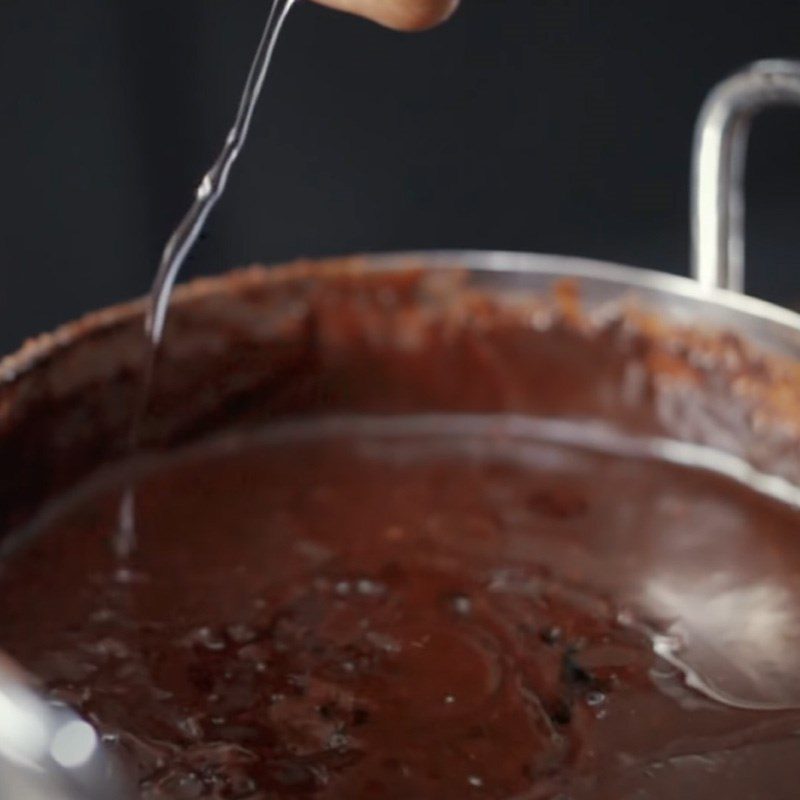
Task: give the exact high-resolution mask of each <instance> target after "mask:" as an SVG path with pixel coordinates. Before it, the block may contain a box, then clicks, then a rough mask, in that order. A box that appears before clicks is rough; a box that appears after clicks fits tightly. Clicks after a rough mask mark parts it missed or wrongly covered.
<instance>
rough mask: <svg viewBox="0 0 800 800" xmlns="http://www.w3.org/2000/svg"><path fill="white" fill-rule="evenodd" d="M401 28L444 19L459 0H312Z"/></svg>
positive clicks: (411, 28) (424, 25)
mask: <svg viewBox="0 0 800 800" xmlns="http://www.w3.org/2000/svg"><path fill="white" fill-rule="evenodd" d="M316 1H317V2H318V3H322V5H325V6H330V7H331V8H336V9H338V10H339V11H348V12H350V13H351V14H358V15H360V16H362V17H367V19H371V20H373V21H374V22H379V23H380V24H381V25H386V26H387V27H389V28H395V29H397V30H403V31H421V30H425V29H426V28H432V27H433V26H434V25H438V24H439V23H440V22H444V21H445V20H446V19H447V18H448V17H449V16H450V15H451V14H452V13H453V12H454V11H455V10H456V8H457V7H458V3H459V0H316Z"/></svg>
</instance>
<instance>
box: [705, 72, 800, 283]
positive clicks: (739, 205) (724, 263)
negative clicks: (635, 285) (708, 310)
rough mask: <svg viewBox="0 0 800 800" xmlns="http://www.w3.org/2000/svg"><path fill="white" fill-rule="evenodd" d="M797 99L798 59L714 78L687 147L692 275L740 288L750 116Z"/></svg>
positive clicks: (799, 84) (799, 89)
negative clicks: (689, 155)
mask: <svg viewBox="0 0 800 800" xmlns="http://www.w3.org/2000/svg"><path fill="white" fill-rule="evenodd" d="M776 105H800V62H799V61H785V60H778V59H775V60H769V61H757V62H755V63H754V64H751V65H750V66H748V67H746V68H745V69H743V70H741V71H740V72H737V73H735V74H733V75H731V76H730V77H729V78H726V79H725V80H724V81H722V82H721V83H719V84H717V85H716V86H715V87H714V89H712V90H711V93H710V94H709V95H708V97H707V98H706V101H705V103H704V104H703V107H702V109H701V111H700V116H699V118H698V120H697V126H696V128H695V133H694V144H693V147H692V186H691V225H692V253H691V265H692V277H694V278H695V279H696V280H697V281H698V282H699V283H700V284H701V285H702V286H707V287H715V288H722V289H730V290H732V291H735V292H743V291H744V174H745V162H746V157H747V142H748V138H749V134H750V125H751V122H752V119H753V117H754V116H755V115H756V114H757V113H758V112H759V111H761V110H762V109H764V108H767V107H769V106H776Z"/></svg>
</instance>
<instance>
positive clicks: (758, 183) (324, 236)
mask: <svg viewBox="0 0 800 800" xmlns="http://www.w3.org/2000/svg"><path fill="white" fill-rule="evenodd" d="M266 11H267V0H166V1H165V0H70V2H63V1H62V0H2V2H0V145H2V148H1V149H0V158H2V168H1V169H0V181H1V182H0V190H1V191H2V196H1V199H0V203H2V206H1V207H0V212H1V213H0V349H2V350H4V351H6V350H9V349H11V348H13V347H14V346H16V344H17V343H18V342H19V341H20V340H21V339H22V338H23V337H25V336H29V335H31V334H33V333H35V332H37V331H40V330H44V329H47V328H51V327H52V326H53V325H55V324H57V323H59V322H62V321H64V320H66V319H68V318H70V317H73V316H75V315H77V314H79V313H82V312H84V311H86V310H89V309H91V308H93V307H97V306H100V305H103V304H107V303H109V302H113V301H117V300H121V299H124V298H126V297H129V296H132V295H134V294H139V293H142V292H143V291H144V290H145V289H146V287H147V286H148V284H149V282H150V279H151V276H152V272H153V270H154V267H155V263H156V261H157V258H158V254H159V252H160V249H161V246H162V243H163V240H164V238H165V237H166V236H167V234H168V233H169V231H170V229H171V227H172V226H173V225H174V223H175V222H176V221H177V219H178V218H179V217H180V215H181V214H182V213H183V211H184V209H185V207H186V205H187V203H188V201H189V199H190V195H191V191H192V189H193V187H194V185H195V183H196V182H197V179H198V178H199V177H200V175H201V174H202V172H203V170H204V168H205V166H206V165H207V163H208V162H209V161H210V159H211V158H212V157H213V156H214V155H215V154H216V151H217V149H218V147H219V144H220V142H221V138H222V137H223V136H224V135H225V133H226V131H227V127H228V124H229V122H230V119H231V116H232V113H233V110H234V107H235V104H236V100H237V98H238V93H239V90H240V86H241V83H242V80H243V77H244V74H245V71H246V68H247V65H248V63H249V60H250V57H251V53H252V50H253V48H254V47H255V44H256V42H257V39H258V37H259V34H260V29H261V26H262V23H263V18H264V16H265V14H266ZM767 56H797V57H800V3H796V2H777V1H776V0H770V1H769V2H767V1H765V0H762V1H761V2H754V1H753V0H751V2H743V1H742V2H740V1H739V0H728V2H718V1H717V0H705V1H704V2H700V3H698V2H693V3H688V2H683V0H678V2H671V3H659V2H647V1H646V0H639V2H633V1H632V0H618V1H617V2H605V3H599V2H598V3H588V2H577V1H576V0H465V5H464V7H463V9H462V11H461V13H460V14H459V15H458V16H457V17H456V18H455V19H454V20H453V21H452V22H451V23H450V24H449V25H447V26H445V27H444V28H442V29H440V30H438V31H435V32H432V33H428V34H424V35H421V36H403V35H399V34H394V33H390V32H388V31H383V30H380V29H378V28H376V27H374V26H372V25H369V24H368V23H365V22H361V21H358V20H355V19H352V18H349V17H345V16H343V15H337V14H334V13H332V12H330V11H327V10H324V9H321V8H317V7H314V6H312V5H310V4H304V5H301V6H298V8H297V9H296V10H295V11H294V12H293V14H292V16H291V18H290V20H289V23H288V26H287V28H286V31H285V34H284V38H283V40H282V42H281V43H280V45H279V49H278V53H277V58H276V61H275V64H274V67H273V71H272V74H271V77H270V80H269V82H268V84H267V86H266V90H265V93H264V97H263V100H262V104H261V107H260V109H259V113H258V116H257V118H256V121H255V125H254V130H253V136H252V139H251V141H250V143H249V146H248V148H247V149H246V151H245V153H244V155H243V158H242V160H241V161H240V163H239V165H238V169H237V170H236V172H235V173H234V176H233V179H232V181H231V184H230V189H229V194H228V196H227V197H226V199H225V200H224V201H223V203H222V205H221V206H220V207H219V209H218V210H217V211H216V212H215V214H214V216H213V217H212V220H211V225H210V227H209V229H208V233H207V236H206V237H205V239H204V241H203V242H202V244H201V246H200V248H199V251H198V252H197V253H196V254H195V255H194V257H193V258H192V259H191V262H190V263H189V264H188V265H187V270H186V272H185V276H186V277H188V276H191V275H196V274H199V273H203V272H214V271H218V270H220V269H222V268H224V267H227V266H234V265H238V264H243V263H247V262H250V261H253V260H266V261H276V260H280V259H285V258H289V257H293V256H295V255H300V254H310V255H313V254H326V253H342V252H350V251H355V250H376V249H396V248H417V247H447V246H462V247H479V248H492V247H494V248H502V249H520V250H537V251H545V252H565V253H571V254H576V255H590V256H595V257H598V258H604V259H610V260H617V261H622V262H627V263H634V264H639V265H642V266H647V267H653V268H658V269H666V270H670V271H674V272H685V269H686V258H685V253H686V249H687V232H686V204H687V201H686V184H687V173H688V151H689V142H690V138H691V129H692V123H693V118H694V115H695V112H696V110H697V108H698V107H699V104H700V102H701V100H702V98H703V96H704V94H705V92H706V91H707V89H708V88H709V87H710V86H711V85H712V84H713V83H714V82H715V81H716V80H717V79H719V78H721V77H722V76H723V75H725V74H726V73H727V72H729V71H731V70H733V69H735V68H737V67H738V66H740V65H742V64H744V63H745V62H747V61H749V60H752V59H755V58H760V57H767ZM752 147H753V156H752V159H751V169H750V173H749V178H750V180H749V184H750V196H751V203H750V207H751V211H752V213H751V215H750V230H751V234H752V235H751V237H750V253H749V257H750V265H749V266H750V281H749V287H750V289H751V291H753V292H754V293H757V294H759V295H762V296H766V297H769V298H771V299H776V300H778V301H780V302H784V303H787V304H791V303H794V302H796V301H797V300H798V299H800V269H798V268H797V264H796V262H797V259H796V258H795V255H794V253H795V252H797V251H798V250H800V231H798V230H796V229H797V228H798V227H800V226H798V224H797V223H798V222H800V113H797V112H791V111H785V112H783V111H781V112H772V113H770V114H769V115H768V116H767V117H766V118H765V119H764V121H763V122H761V123H760V124H759V125H758V126H757V130H756V134H755V136H754V138H753V145H752Z"/></svg>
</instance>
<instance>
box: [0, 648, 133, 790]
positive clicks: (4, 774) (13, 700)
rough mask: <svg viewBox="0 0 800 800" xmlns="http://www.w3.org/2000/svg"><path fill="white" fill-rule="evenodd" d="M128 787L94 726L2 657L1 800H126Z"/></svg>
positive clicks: (0, 668) (0, 655) (0, 659)
mask: <svg viewBox="0 0 800 800" xmlns="http://www.w3.org/2000/svg"><path fill="white" fill-rule="evenodd" d="M130 788H131V787H130V786H129V785H128V783H127V781H126V779H125V776H124V775H123V773H122V771H121V770H120V768H119V766H118V765H117V764H116V762H115V761H114V760H113V759H112V758H111V757H110V755H109V754H108V753H107V752H106V750H105V748H104V746H103V744H102V743H101V741H100V739H99V737H98V736H97V734H96V733H95V731H94V729H93V728H92V726H91V725H89V723H88V722H85V721H84V720H82V719H80V718H79V717H78V716H77V714H75V713H74V712H72V711H71V710H70V709H68V708H67V707H66V706H63V705H58V704H55V703H52V702H48V701H46V700H45V699H44V698H42V697H40V696H39V695H38V694H36V693H35V692H34V691H33V690H32V689H31V688H30V686H29V685H28V683H27V679H26V676H25V675H24V674H23V673H22V672H21V671H20V670H19V669H18V668H17V667H16V665H15V664H14V663H13V662H11V661H9V660H8V659H7V658H5V657H4V656H3V655H2V654H0V800H23V798H24V800H125V798H130V797H132V796H133V795H132V793H130Z"/></svg>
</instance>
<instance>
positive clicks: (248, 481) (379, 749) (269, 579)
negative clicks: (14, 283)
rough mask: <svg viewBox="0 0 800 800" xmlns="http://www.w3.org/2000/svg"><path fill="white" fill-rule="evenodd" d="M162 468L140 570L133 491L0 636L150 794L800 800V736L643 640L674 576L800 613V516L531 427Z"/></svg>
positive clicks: (257, 443)
mask: <svg viewBox="0 0 800 800" xmlns="http://www.w3.org/2000/svg"><path fill="white" fill-rule="evenodd" d="M139 471H140V479H139V496H140V514H139V524H140V533H141V547H140V549H139V551H138V552H137V553H136V554H135V557H134V558H133V560H132V561H131V562H130V563H127V564H125V565H124V566H121V565H120V563H119V562H117V561H116V560H115V559H114V557H113V556H112V552H111V548H110V547H109V543H108V532H109V529H110V528H111V527H112V526H113V522H114V519H115V514H116V508H117V498H118V495H119V491H120V487H121V485H122V484H123V483H124V477H125V474H128V473H122V474H117V475H116V476H112V477H111V478H109V477H106V478H104V479H103V480H102V481H101V482H100V483H99V484H98V483H95V484H94V485H91V486H89V487H86V488H84V489H83V490H82V491H81V492H80V493H79V494H78V495H77V496H75V497H74V498H73V499H72V500H70V501H69V502H68V503H67V504H66V505H65V506H64V505H62V507H61V508H60V509H57V510H56V511H55V512H54V513H53V515H51V517H50V519H49V520H47V521H45V523H43V526H44V530H41V531H40V532H39V535H38V536H37V537H36V539H35V541H33V542H32V543H31V544H30V545H28V546H27V547H25V548H23V549H22V550H20V552H19V553H18V554H17V555H16V556H15V557H14V558H13V559H12V560H11V561H10V563H9V564H8V565H7V568H6V571H5V574H4V576H3V579H2V581H0V603H2V606H3V609H4V614H3V617H2V619H0V641H2V642H3V646H4V647H5V648H7V649H8V650H9V652H10V653H11V654H12V655H14V656H15V657H16V658H18V659H19V660H20V661H21V662H22V663H23V664H24V665H25V666H26V667H27V668H28V669H30V670H31V671H32V672H33V673H34V674H35V675H37V676H38V677H39V679H40V680H41V681H42V682H43V683H44V684H45V686H46V687H47V689H48V691H49V692H50V693H51V694H52V695H54V696H56V697H59V698H61V699H63V700H65V701H67V702H69V703H71V704H73V705H74V706H75V707H76V708H78V709H79V710H80V711H81V712H82V713H84V714H86V715H87V716H88V717H89V718H90V719H91V720H93V721H94V722H95V723H96V724H97V725H98V726H99V727H100V728H101V729H102V730H103V732H104V733H105V734H106V737H107V740H108V741H109V742H111V743H112V744H113V746H114V747H115V748H116V749H117V750H118V751H119V752H121V753H122V754H123V756H124V758H125V759H126V760H127V761H128V762H129V763H130V764H131V765H132V767H133V769H134V770H135V771H136V773H137V774H138V777H139V779H140V781H141V796H142V798H147V799H148V800H154V799H155V798H165V799H166V798H170V799H171V800H179V799H180V798H195V797H210V798H252V799H253V800H255V798H267V797H270V798H273V797H274V798H299V797H315V798H354V797H364V798H366V797H379V798H430V799H431V800H433V798H437V799H438V798H453V799H454V800H455V798H466V797H475V798H517V797H525V798H554V797H571V798H615V800H619V798H624V797H630V798H634V797H635V798H645V797H653V798H661V797H667V796H670V797H671V796H692V797H705V796H712V794H714V795H716V794H719V793H720V792H721V791H722V792H724V795H725V796H726V797H727V798H730V799H731V800H735V799H736V798H742V799H744V798H749V797H756V796H758V797H766V796H769V797H770V798H773V799H775V800H777V799H778V798H787V799H788V798H790V797H794V791H795V790H794V780H793V774H794V771H795V767H794V763H795V759H796V758H797V756H798V754H800V742H798V740H797V739H796V735H795V732H796V730H797V728H798V726H799V725H800V712H796V711H792V710H785V711H754V710H746V709H737V708H732V707H730V706H728V705H725V704H721V703H717V702H713V701H711V700H709V699H708V698H707V697H706V696H704V695H703V694H701V693H698V692H696V691H693V690H692V689H690V688H688V687H687V686H686V685H685V683H684V676H683V674H682V673H681V672H680V671H679V670H678V669H676V668H675V667H674V666H672V665H670V664H669V663H667V662H666V661H663V660H662V659H660V658H658V657H657V656H655V655H654V654H653V648H652V639H651V637H650V636H649V635H648V634H647V632H646V630H645V628H646V626H643V625H640V624H638V623H639V622H641V621H642V620H645V619H646V617H644V616H642V615H643V614H644V610H645V606H646V605H647V602H648V597H649V595H648V590H649V589H648V587H650V588H652V585H653V583H654V582H659V585H661V586H662V587H665V586H666V587H669V586H672V588H673V589H674V590H675V591H678V592H680V591H683V593H684V594H683V596H687V595H688V594H691V592H689V591H688V590H687V586H690V585H694V591H695V595H696V596H698V597H702V594H703V591H708V590H714V587H715V586H716V587H718V588H719V587H720V586H722V584H724V583H725V580H727V581H729V582H731V585H735V586H739V587H742V586H744V587H748V586H749V587H751V588H752V587H760V590H761V592H762V593H763V592H768V591H769V590H770V588H772V589H775V588H777V589H778V590H784V591H794V592H796V591H797V590H796V589H790V588H788V587H791V586H792V583H793V582H794V583H795V584H796V582H797V577H798V576H800V546H798V545H797V543H796V532H797V525H798V515H797V513H796V512H795V511H793V510H791V509H789V508H788V507H785V506H783V505H781V504H779V503H777V502H774V501H771V500H768V499H765V498H764V497H762V496H759V495H757V494H756V493H755V492H753V491H751V490H749V489H746V488H743V487H742V486H741V485H738V484H736V483H734V482H733V481H731V480H729V479H725V478H721V477H719V476H717V475H714V474H713V473H711V472H707V471H703V470H699V469H690V468H686V467H680V466H676V465H670V464H667V463H664V462H662V461H659V460H655V459H651V458H646V457H641V458H640V457H621V456H615V455H612V454H608V453H603V452H593V451H591V450H587V449H585V448H583V447H576V446H567V445H564V444H559V443H553V442H546V441H542V439H541V437H539V438H536V437H533V438H532V437H531V436H530V435H528V433H527V432H525V431H521V430H520V421H519V420H514V419H512V418H508V417H506V418H504V417H475V416H472V417H449V418H448V417H436V418H430V417H428V418H393V419H391V420H390V419H387V418H383V419H373V420H369V419H367V418H358V417H356V418H351V419H350V421H349V422H348V421H343V422H342V421H340V422H339V423H338V424H333V423H332V422H328V423H326V422H324V421H321V420H320V421H317V422H315V421H313V420H309V421H306V422H304V423H302V424H295V425H288V424H284V425H276V426H273V427H271V428H269V429H267V430H265V431H262V432H261V433H260V434H259V437H258V438H257V439H254V438H253V437H242V436H239V437H234V438H229V439H226V440H222V441H220V442H218V443H216V444H209V445H206V446H204V447H199V448H195V449H193V450H191V451H188V452H186V453H184V454H182V455H179V456H172V457H169V458H161V459H160V460H159V459H156V460H155V461H154V462H151V463H149V464H146V465H144V466H141V465H140V467H139ZM710 565H714V566H713V569H714V570H716V573H715V574H716V576H717V577H716V578H714V579H712V576H711V575H710V569H711V566H710ZM720 576H722V578H720ZM715 581H716V583H715ZM747 596H748V597H749V596H750V595H747ZM798 602H800V598H797V597H795V598H794V600H793V603H794V604H795V605H791V604H790V609H791V613H793V614H794V613H795V611H796V608H797V607H798V606H797V605H796V604H797V603H798ZM650 610H651V611H652V610H653V609H652V608H651V609H650ZM740 610H741V611H743V612H745V613H752V612H753V609H752V608H748V607H747V605H746V603H745V606H742V607H741V608H740ZM697 613H701V614H702V613H703V609H699V611H698V612H697ZM634 618H635V622H634V621H633V620H634ZM728 622H729V623H730V630H731V631H733V630H736V629H737V628H738V627H739V626H741V625H742V624H743V622H742V620H736V619H729V620H728ZM767 623H769V620H767V621H766V622H765V623H764V624H767ZM648 624H653V625H655V624H656V622H654V621H653V620H648ZM787 624H788V623H787ZM716 635H717V639H716V640H715V641H714V644H715V645H717V646H720V647H723V648H724V647H725V646H726V645H725V631H724V630H721V631H720V630H718V631H716ZM718 677H719V676H718ZM724 677H725V676H724V674H723V675H722V679H723V680H724ZM791 680H792V682H793V683H794V684H795V688H797V685H796V684H797V683H799V682H798V681H797V679H796V678H795V677H794V676H792V678H791Z"/></svg>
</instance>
